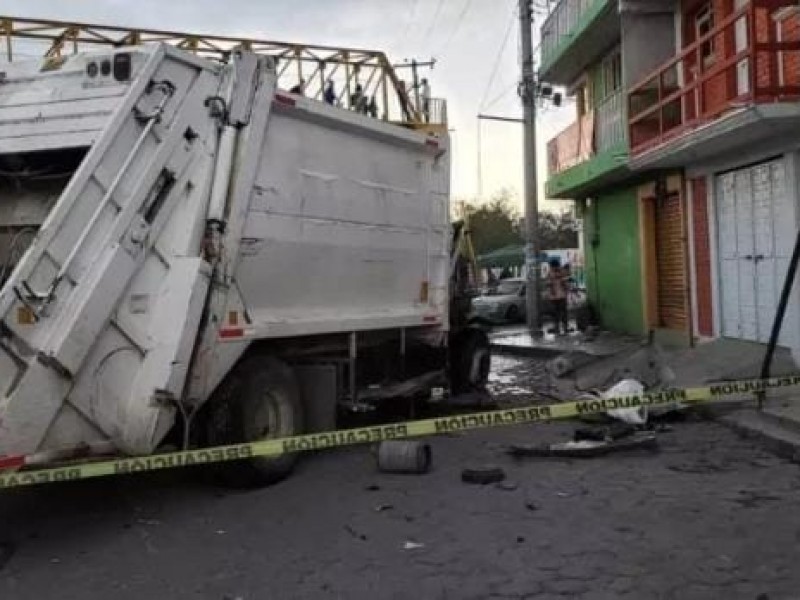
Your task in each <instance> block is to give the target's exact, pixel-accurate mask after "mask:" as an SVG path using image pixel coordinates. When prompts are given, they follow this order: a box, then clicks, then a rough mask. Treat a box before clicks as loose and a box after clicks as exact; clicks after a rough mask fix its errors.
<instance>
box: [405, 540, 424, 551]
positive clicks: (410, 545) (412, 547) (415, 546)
mask: <svg viewBox="0 0 800 600" xmlns="http://www.w3.org/2000/svg"><path fill="white" fill-rule="evenodd" d="M424 547H425V544H420V543H419V542H412V541H410V540H406V543H405V544H403V550H419V549H420V548H424Z"/></svg>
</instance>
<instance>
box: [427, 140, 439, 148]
mask: <svg viewBox="0 0 800 600" xmlns="http://www.w3.org/2000/svg"><path fill="white" fill-rule="evenodd" d="M425 145H426V146H430V147H431V148H438V147H439V141H438V140H434V139H432V138H428V139H427V140H425Z"/></svg>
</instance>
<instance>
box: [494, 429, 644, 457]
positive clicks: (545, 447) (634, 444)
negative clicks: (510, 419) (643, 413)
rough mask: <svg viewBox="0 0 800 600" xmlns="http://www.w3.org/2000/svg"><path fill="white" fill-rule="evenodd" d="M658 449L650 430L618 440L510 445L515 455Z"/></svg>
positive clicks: (587, 454) (589, 454) (583, 454)
mask: <svg viewBox="0 0 800 600" xmlns="http://www.w3.org/2000/svg"><path fill="white" fill-rule="evenodd" d="M641 449H646V450H656V449H658V440H657V439H656V436H655V434H654V433H652V432H649V431H644V432H636V433H634V434H632V435H630V436H629V437H625V438H622V439H617V440H602V441H598V440H587V439H583V440H580V441H572V440H571V441H569V442H559V443H556V444H517V445H513V446H509V447H508V449H507V452H508V454H510V455H511V456H515V457H526V456H533V457H554V458H592V457H595V456H602V455H604V454H610V453H611V452H620V451H626V450H641Z"/></svg>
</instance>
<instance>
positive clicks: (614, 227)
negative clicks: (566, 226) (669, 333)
mask: <svg viewBox="0 0 800 600" xmlns="http://www.w3.org/2000/svg"><path fill="white" fill-rule="evenodd" d="M582 212H583V229H584V235H585V249H586V250H585V252H586V279H587V290H588V295H589V301H590V302H591V304H592V306H593V307H594V309H595V311H596V312H597V316H598V317H599V319H600V322H601V324H602V326H603V327H606V328H608V329H610V330H613V331H621V332H626V333H634V334H641V333H644V317H643V308H642V280H641V272H642V269H641V253H640V242H639V211H638V205H637V201H636V189H635V188H627V189H620V190H615V191H612V192H608V193H605V194H600V195H598V196H596V197H594V198H592V199H591V201H590V202H589V204H588V205H587V203H586V202H584V203H583V210H582Z"/></svg>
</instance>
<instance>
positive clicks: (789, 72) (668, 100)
mask: <svg viewBox="0 0 800 600" xmlns="http://www.w3.org/2000/svg"><path fill="white" fill-rule="evenodd" d="M787 6H795V4H794V2H792V0H753V1H752V2H750V3H749V4H747V5H745V6H744V7H742V8H741V9H739V10H736V11H734V12H733V13H731V14H730V15H728V16H727V17H725V18H724V19H722V20H721V21H720V22H719V23H718V24H717V25H716V26H715V27H714V28H713V29H711V30H710V31H709V32H708V33H706V34H705V35H703V36H702V37H700V38H698V39H697V40H695V41H694V42H693V43H691V44H690V45H688V46H686V47H685V48H684V49H683V50H681V52H680V54H678V55H677V56H674V57H673V58H671V59H670V60H669V61H667V62H666V63H664V64H663V65H662V66H660V67H659V68H658V69H656V70H655V71H654V72H653V73H651V74H649V75H647V77H645V78H644V79H643V80H641V81H640V82H639V83H637V84H636V85H634V86H633V87H632V88H630V90H629V91H628V134H629V139H630V147H631V154H633V155H636V154H639V153H641V152H644V151H646V150H648V149H651V148H653V147H655V146H658V145H660V144H662V143H664V142H666V141H668V140H670V139H673V138H675V137H677V136H680V135H681V134H683V133H685V132H686V131H687V130H690V129H694V128H696V127H697V126H699V125H702V124H704V123H708V122H709V121H712V120H714V119H716V118H718V117H719V116H721V115H722V114H724V113H726V112H728V111H730V110H733V109H736V108H741V107H743V106H747V105H750V104H753V103H764V102H781V101H788V100H797V99H798V98H800V67H798V65H800V34H798V32H800V29H798V27H796V22H794V21H792V22H791V23H792V27H786V28H785V35H784V39H781V40H780V41H778V39H777V38H778V37H779V33H778V32H779V31H781V27H782V25H781V24H780V23H779V22H776V20H775V19H774V18H773V17H774V15H775V13H776V11H777V10H779V9H781V8H783V7H787ZM797 18H798V15H797V14H794V15H792V16H791V17H790V19H797Z"/></svg>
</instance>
